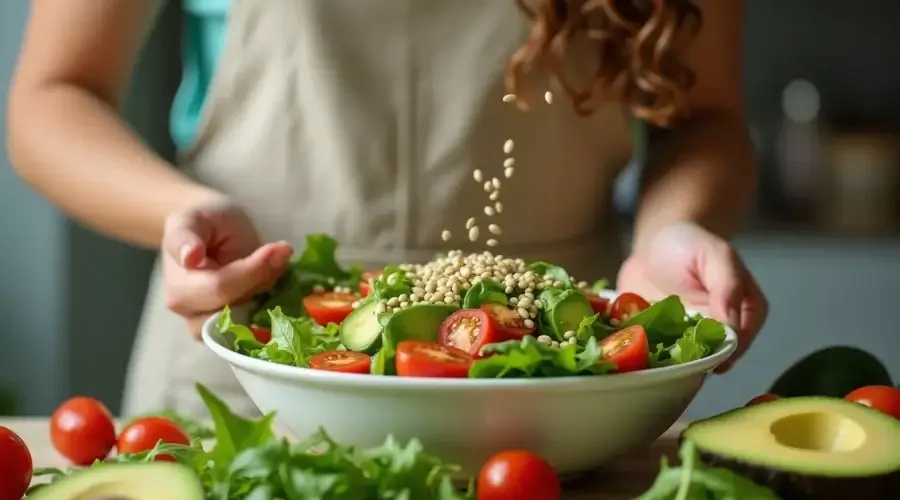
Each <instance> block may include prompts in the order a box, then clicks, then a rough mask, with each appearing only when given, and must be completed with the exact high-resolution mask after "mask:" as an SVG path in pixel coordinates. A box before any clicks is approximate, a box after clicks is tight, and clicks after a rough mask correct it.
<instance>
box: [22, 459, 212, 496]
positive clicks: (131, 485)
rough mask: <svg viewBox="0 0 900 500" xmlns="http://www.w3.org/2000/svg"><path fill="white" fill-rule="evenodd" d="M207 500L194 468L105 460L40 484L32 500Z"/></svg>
mask: <svg viewBox="0 0 900 500" xmlns="http://www.w3.org/2000/svg"><path fill="white" fill-rule="evenodd" d="M103 498H107V499H108V498H115V499H118V500H160V499H163V498H164V499H166V500H203V499H204V498H205V495H204V493H203V486H202V485H201V484H200V481H199V479H197V476H196V475H195V474H194V471H192V470H191V469H189V468H187V467H185V466H183V465H180V464H176V463H171V462H151V463H140V464H104V465H102V466H99V467H93V468H90V469H84V470H81V471H78V472H76V473H74V474H72V475H71V476H68V477H66V478H63V479H59V480H57V481H54V482H53V483H52V484H49V485H47V486H44V487H41V488H38V489H37V490H36V491H35V492H34V493H31V494H29V495H28V500H99V499H103Z"/></svg>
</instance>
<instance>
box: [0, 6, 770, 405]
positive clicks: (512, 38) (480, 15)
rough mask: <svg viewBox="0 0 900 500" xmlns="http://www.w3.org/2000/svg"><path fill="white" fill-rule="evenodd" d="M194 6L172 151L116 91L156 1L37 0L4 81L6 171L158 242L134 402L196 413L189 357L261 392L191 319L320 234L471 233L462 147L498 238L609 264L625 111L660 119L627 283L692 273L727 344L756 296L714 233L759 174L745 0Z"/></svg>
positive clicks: (260, 280) (670, 282)
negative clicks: (137, 124) (124, 118)
mask: <svg viewBox="0 0 900 500" xmlns="http://www.w3.org/2000/svg"><path fill="white" fill-rule="evenodd" d="M184 7H185V10H186V12H187V16H188V17H187V23H186V24H187V33H186V37H187V38H186V44H185V45H186V47H185V68H184V70H185V71H184V81H183V84H182V87H181V91H180V92H179V95H178V97H177V98H176V101H175V103H174V106H173V110H172V125H173V127H172V132H173V136H174V138H175V139H176V142H177V143H178V144H179V145H180V147H181V152H182V155H181V162H180V165H179V168H177V169H176V168H173V167H172V166H171V165H168V164H166V162H164V161H163V160H162V159H160V158H159V157H157V156H156V155H154V154H153V153H152V152H150V151H149V150H148V149H146V148H145V147H144V146H143V145H142V144H141V142H140V141H139V140H138V139H137V138H136V137H135V136H134V135H132V134H131V133H130V132H129V131H128V129H127V128H126V127H125V126H124V125H123V124H122V122H121V121H120V119H119V117H118V114H117V112H116V111H117V107H118V106H119V104H120V102H121V97H122V93H123V90H124V89H125V85H126V82H127V80H128V77H129V73H130V71H131V68H132V66H133V64H134V62H135V59H136V57H137V54H138V51H139V49H140V47H141V44H142V41H143V40H144V38H145V36H146V34H147V33H148V31H149V28H150V27H151V26H152V24H153V21H154V18H155V16H156V14H157V13H158V11H159V8H160V2H159V1H158V0H157V1H154V0H96V1H94V2H87V3H84V2H71V1H69V0H35V1H34V2H33V7H32V12H31V18H30V21H29V25H28V30H27V34H26V38H25V44H24V47H23V50H22V55H21V59H20V64H19V67H18V71H17V74H16V77H15V81H14V86H13V89H12V93H11V103H10V108H9V109H10V114H9V139H8V140H9V146H10V152H11V156H12V159H13V162H14V164H15V166H16V169H17V170H18V172H19V173H20V175H21V176H22V177H23V178H24V179H25V180H26V181H27V182H29V183H30V184H31V185H32V186H34V187H35V188H36V189H37V190H38V191H40V192H41V193H43V194H44V195H45V196H46V197H47V198H48V199H49V200H51V201H52V202H54V203H56V204H57V205H58V206H60V207H61V208H62V209H63V210H65V211H66V212H67V213H69V214H70V215H72V216H73V217H75V218H76V219H78V220H80V221H83V222H85V223H87V224H89V225H91V226H92V227H94V228H96V229H97V230H99V231H102V232H104V233H106V234H109V235H111V236H113V237H116V238H120V239H122V240H125V241H128V242H131V243H133V244H136V245H143V246H148V247H160V248H161V250H162V251H161V259H160V260H161V264H160V266H159V269H158V271H157V272H155V273H154V276H153V279H152V284H151V287H150V291H149V296H148V300H147V304H146V309H145V313H144V318H143V323H142V326H141V330H140V332H139V336H138V340H137V343H136V346H135V353H134V356H133V363H132V370H131V374H130V377H129V385H128V394H127V397H126V400H127V402H126V412H128V413H131V412H138V411H146V410H157V409H159V408H162V407H166V408H171V409H174V410H177V411H181V412H185V413H197V414H202V411H203V410H202V409H201V404H200V402H199V401H198V400H197V399H196V398H195V397H194V389H193V384H194V383H195V382H197V381H200V382H202V383H204V384H206V385H208V386H211V387H212V388H213V389H214V390H215V391H217V392H218V393H219V394H221V395H223V396H224V397H225V399H226V400H228V401H229V402H230V403H231V404H232V405H235V406H237V407H238V408H239V409H241V411H245V412H252V411H253V405H252V404H251V403H250V402H249V401H248V400H247V398H246V396H245V395H244V394H243V392H242V391H241V389H240V387H239V386H238V385H237V383H236V381H235V379H234V376H233V375H232V374H231V373H230V370H229V369H228V368H227V367H226V366H223V365H222V364H221V363H219V362H218V361H217V360H216V359H214V358H213V356H212V355H211V354H210V353H209V352H208V351H207V350H206V349H205V348H204V347H203V346H202V344H200V343H199V342H197V341H196V337H197V335H198V331H199V327H200V325H201V324H202V322H203V320H204V319H205V318H206V317H208V315H209V314H210V313H211V312H213V311H215V310H217V309H219V308H221V307H222V306H224V305H226V304H233V303H239V302H241V301H245V300H246V299H248V298H249V297H251V296H253V295H254V294H255V293H257V292H259V291H261V290H264V289H266V288H267V287H269V286H271V284H272V283H273V282H274V280H275V279H276V278H277V276H278V275H279V273H280V272H281V271H282V269H283V268H284V265H285V263H286V261H287V260H288V259H289V258H290V255H291V253H292V251H293V247H292V244H301V243H302V241H303V237H304V235H306V234H308V233H311V232H327V233H330V234H333V235H335V236H336V237H337V238H338V239H339V240H340V241H341V243H342V247H343V255H342V257H343V258H344V259H346V260H347V261H356V262H361V263H363V264H365V265H366V266H380V265H384V264H385V263H386V262H401V261H421V260H424V259H427V258H430V257H431V256H432V255H433V254H434V252H435V251H437V250H439V249H446V248H447V247H448V246H453V247H460V248H462V249H464V250H475V249H478V250H481V249H484V246H483V245H484V243H483V242H474V243H473V242H469V241H468V240H467V239H466V238H460V237H458V236H457V237H456V238H455V239H453V240H451V241H450V242H448V243H445V242H444V241H442V239H441V236H440V235H441V233H442V230H444V229H447V230H451V232H456V233H458V234H459V235H461V234H462V233H464V228H463V226H464V225H465V221H466V219H468V218H469V217H470V216H472V215H475V214H476V213H479V212H481V211H482V207H483V205H484V204H485V203H486V202H487V201H488V200H487V199H486V198H487V195H486V193H485V192H484V191H483V189H482V186H481V184H480V183H477V182H474V181H473V180H472V177H473V171H474V169H480V170H482V171H483V175H484V176H486V177H487V178H491V177H497V178H498V179H499V180H502V182H503V190H502V203H503V204H504V210H503V211H502V213H499V214H495V215H494V217H496V218H497V220H498V221H502V223H503V227H504V235H503V242H502V244H501V245H500V246H498V247H497V248H496V249H495V250H496V251H497V252H499V253H504V254H507V255H517V256H521V257H523V258H528V259H537V258H540V259H545V260H549V261H554V262H558V263H560V264H561V265H564V266H565V267H567V268H569V269H572V270H574V271H575V272H576V273H577V276H581V277H583V278H584V279H590V278H594V277H600V276H604V275H612V274H613V273H615V272H616V271H617V269H618V268H619V265H620V264H622V258H621V256H620V254H619V249H620V248H619V247H620V245H619V241H618V239H617V237H616V233H615V232H614V231H613V229H614V228H613V227H612V226H611V224H610V223H609V222H608V220H609V218H608V217H607V215H608V206H609V200H610V190H611V186H612V183H613V180H614V179H615V177H616V175H617V174H618V173H619V171H620V169H621V167H622V166H623V165H625V164H626V162H627V160H628V158H629V156H630V154H631V146H630V141H629V129H628V121H629V115H631V116H636V117H638V118H641V119H643V120H646V121H648V122H650V123H652V124H655V125H658V126H661V127H668V129H667V130H666V131H665V132H664V133H661V134H659V135H658V136H656V137H655V139H654V142H653V147H652V151H651V156H650V159H649V162H648V165H647V169H646V172H645V174H644V178H643V190H642V196H641V202H640V207H639V211H638V214H637V220H636V226H635V233H634V238H635V239H634V245H633V248H632V250H631V253H630V256H629V257H628V258H627V260H625V261H624V264H622V265H621V269H620V270H619V273H618V280H619V281H618V286H619V288H620V289H628V290H633V291H637V292H639V293H641V294H644V295H646V296H648V297H653V298H656V297H660V296H661V295H663V294H670V293H676V294H679V295H682V296H683V297H685V299H686V300H687V301H688V302H689V303H690V305H692V306H694V307H697V308H700V309H703V310H705V311H707V312H709V313H710V314H713V315H715V316H716V317H718V318H720V319H722V320H727V321H729V322H730V323H731V324H733V325H735V326H736V327H738V328H739V329H740V332H741V347H742V349H744V348H746V346H747V345H748V344H749V342H750V340H751V339H752V337H753V335H755V333H756V332H757V331H758V330H759V328H760V326H761V324H762V322H763V320H764V318H765V311H766V303H765V299H764V298H763V296H762V294H761V293H760V291H759V288H758V287H757V285H756V284H755V282H754V281H753V278H752V277H751V276H750V273H749V272H748V271H747V269H746V268H745V266H744V264H743V263H742V262H741V260H740V258H739V257H738V255H737V253H736V252H735V250H734V248H733V247H732V246H731V245H730V244H729V243H728V238H729V236H730V235H731V234H732V233H733V232H734V231H735V229H736V228H737V227H738V224H739V221H740V220H741V219H742V217H743V216H744V214H745V212H746V210H747V208H748V205H749V204H750V202H751V200H752V198H753V196H754V189H755V180H756V172H755V170H754V168H755V167H754V160H753V150H752V148H751V143H750V141H749V140H748V136H747V133H746V130H745V127H744V111H743V108H742V104H741V100H742V99H741V93H740V88H741V85H740V83H741V76H740V40H741V18H742V12H743V2H740V1H730V2H704V3H703V6H702V7H698V6H695V5H694V4H693V3H692V2H690V1H688V0H619V1H613V0H609V1H587V0H563V1H554V0H540V1H539V2H536V5H534V6H530V5H528V4H524V3H521V4H517V2H514V1H513V0H508V1H501V0H493V1H490V2H485V1H484V0H432V1H429V2H425V1H423V2H397V1H396V0H369V1H366V2H359V1H357V0H331V1H327V2H326V1H320V0H269V1H266V2H258V1H252V0H233V1H232V2H231V3H230V5H229V3H228V2H227V0H207V1H203V0H186V1H185V6H184ZM226 19H227V21H226ZM701 21H702V22H701ZM226 26H227V29H226ZM698 27H699V29H697V28H698ZM226 32H227V33H226ZM507 63H508V64H507ZM212 75H214V77H213V76H212ZM545 91H547V92H549V93H548V94H547V95H546V96H545ZM508 92H509V93H512V94H513V95H510V96H507V97H504V96H505V95H506V94H507V93H508ZM545 97H546V98H545ZM519 108H528V111H527V112H525V111H523V110H522V109H519ZM201 109H202V113H201ZM510 140H511V141H510ZM507 143H509V144H508V145H507ZM511 147H512V150H511V151H510V148H511ZM505 153H510V154H511V155H512V158H514V160H512V161H514V162H515V165H514V169H513V170H514V172H515V175H513V176H512V177H510V178H509V179H505V178H504V176H503V175H501V172H503V171H504V168H503V165H504V162H506V165H509V163H510V161H508V160H507V159H506V158H507V156H506V154H505ZM491 201H494V200H491ZM497 201H500V200H497ZM481 217H486V216H484V215H482V216H481ZM282 240H283V241H282ZM482 241H483V240H482ZM173 312H174V313H173ZM182 319H184V320H187V323H188V325H189V330H190V331H191V332H192V333H193V338H192V337H191V336H190V335H188V334H187V332H186V331H185V330H186V329H185V328H184V323H183V322H182Z"/></svg>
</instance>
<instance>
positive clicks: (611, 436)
mask: <svg viewBox="0 0 900 500" xmlns="http://www.w3.org/2000/svg"><path fill="white" fill-rule="evenodd" d="M217 317H218V315H216V316H213V317H212V318H210V319H209V321H207V322H206V324H205V325H204V327H203V341H204V342H205V343H206V345H207V346H209V348H210V349H212V351H213V352H214V353H216V355H218V356H219V357H221V358H222V359H223V360H225V361H226V362H228V363H229V364H230V365H231V368H232V369H233V370H234V373H235V375H237V378H238V380H239V381H240V383H241V385H242V386H243V387H244V389H245V390H246V391H247V394H248V395H249V396H250V398H251V399H252V400H253V402H254V403H256V405H257V406H258V407H259V409H260V410H261V411H262V412H263V413H268V412H271V411H275V412H276V413H277V418H278V420H279V421H280V422H279V423H280V424H281V425H282V426H284V427H285V428H286V429H288V430H289V431H291V432H292V433H294V435H295V436H298V437H302V436H306V435H308V434H310V433H312V432H314V431H315V430H316V429H317V428H319V427H322V428H324V429H325V430H326V431H327V432H328V433H329V434H330V435H331V436H332V437H334V438H335V439H336V440H338V441H339V442H341V443H344V444H348V445H353V446H355V447H357V448H358V449H360V448H369V447H373V446H377V445H379V444H381V443H382V442H384V439H385V437H386V436H387V435H388V434H393V435H394V436H395V437H397V438H399V439H401V440H403V441H406V440H408V439H411V438H418V439H419V440H420V441H422V443H423V444H424V445H425V449H426V450H427V451H428V452H429V453H430V454H432V455H435V456H438V457H440V458H442V459H444V460H446V461H449V462H453V463H457V464H459V465H461V466H462V467H463V472H464V473H465V474H466V475H474V474H475V473H477V471H478V469H479V468H480V467H481V465H482V464H483V463H484V462H485V461H486V460H487V459H488V458H489V457H491V456H492V455H493V454H495V453H497V452H500V451H503V450H510V449H527V450H531V451H533V452H536V453H538V454H539V455H540V456H542V457H544V459H546V460H547V461H549V462H550V464H552V465H553V466H554V467H555V468H556V470H557V472H558V473H560V474H563V475H569V474H577V473H580V472H585V471H587V470H590V469H593V468H596V467H599V466H601V465H603V464H604V463H606V462H608V461H610V460H612V459H614V458H616V457H618V456H620V455H623V454H626V453H628V452H630V451H633V450H635V449H638V448H640V447H642V446H646V445H649V444H650V443H652V442H653V441H654V440H656V439H657V438H658V437H659V436H660V435H661V434H662V433H663V432H665V431H666V430H667V429H668V428H669V427H670V426H671V425H672V424H674V423H675V421H676V420H677V419H678V418H679V417H680V416H681V414H682V413H683V412H684V410H685V409H686V408H687V406H688V404H689V403H690V402H691V400H692V399H694V396H696V394H697V392H698V391H699V390H700V386H701V385H702V384H703V380H704V378H705V377H706V374H707V373H708V372H709V371H711V370H712V369H713V368H715V367H716V366H718V365H720V364H721V363H722V362H724V361H725V360H726V359H728V357H729V356H731V354H732V353H733V352H734V350H735V348H736V347H737V336H736V335H735V333H734V331H733V330H731V329H726V339H725V342H724V343H723V344H722V345H721V346H720V347H719V348H718V350H716V352H714V353H713V354H712V355H710V356H708V357H706V358H704V359H701V360H698V361H694V362H691V363H685V364H682V365H676V366H669V367H664V368H656V369H652V370H646V371H640V372H631V373H622V374H614V375H599V376H584V377H565V378H562V377H561V378H535V379H449V378H448V379H433V378H403V377H388V376H374V375H353V374H343V373H333V372H328V371H322V370H310V369H305V368H298V367H293V366H287V365H279V364H276V363H270V362H268V361H262V360H258V359H254V358H251V357H248V356H244V355H242V354H238V353H236V352H234V351H232V350H231V349H229V348H228V347H227V346H226V345H225V344H224V343H223V340H222V336H221V335H220V334H219V333H218V332H217V330H216V328H215V322H216V319H217Z"/></svg>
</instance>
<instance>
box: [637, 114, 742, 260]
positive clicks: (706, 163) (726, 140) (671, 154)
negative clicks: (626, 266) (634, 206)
mask: <svg viewBox="0 0 900 500" xmlns="http://www.w3.org/2000/svg"><path fill="white" fill-rule="evenodd" d="M651 144H652V147H651V154H650V156H649V157H648V161H647V164H646V166H645V170H644V175H643V178H642V181H641V198H640V203H639V207H638V212H637V217H636V220H635V233H634V246H635V249H636V250H639V249H641V248H644V247H645V246H646V245H647V244H649V243H650V242H651V241H652V240H653V237H654V236H655V235H656V233H657V232H658V231H659V230H660V229H662V228H663V227H665V226H668V225H670V224H675V223H679V222H696V223H698V224H700V225H701V226H703V227H705V228H706V229H708V230H710V231H712V232H714V233H716V234H718V235H720V236H722V237H724V238H726V239H727V238H730V237H731V236H732V235H733V234H734V233H735V232H736V231H737V230H738V228H739V227H740V224H741V222H742V221H743V219H744V218H745V217H746V215H747V212H748V211H749V209H750V207H751V205H752V203H753V200H754V198H755V196H756V189H757V169H756V153H755V150H754V148H753V144H752V142H751V140H750V137H749V135H748V132H747V129H746V126H745V124H744V123H743V121H742V120H739V119H735V118H732V117H725V116H708V117H703V118H699V117H698V118H696V119H693V120H691V121H690V122H688V123H685V124H684V125H682V126H680V127H679V128H678V129H674V130H671V131H666V132H663V133H662V134H661V135H660V137H658V138H656V139H655V140H653V141H651Z"/></svg>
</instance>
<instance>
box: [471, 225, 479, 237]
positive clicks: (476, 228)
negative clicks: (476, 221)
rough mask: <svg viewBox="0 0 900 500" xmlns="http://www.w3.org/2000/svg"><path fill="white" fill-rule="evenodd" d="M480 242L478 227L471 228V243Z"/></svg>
mask: <svg viewBox="0 0 900 500" xmlns="http://www.w3.org/2000/svg"><path fill="white" fill-rule="evenodd" d="M477 240H478V226H472V227H470V228H469V241H477Z"/></svg>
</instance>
